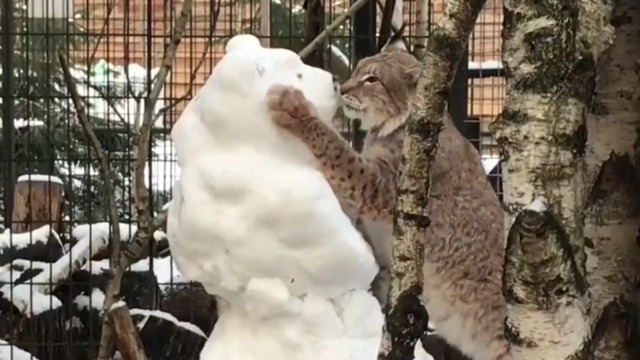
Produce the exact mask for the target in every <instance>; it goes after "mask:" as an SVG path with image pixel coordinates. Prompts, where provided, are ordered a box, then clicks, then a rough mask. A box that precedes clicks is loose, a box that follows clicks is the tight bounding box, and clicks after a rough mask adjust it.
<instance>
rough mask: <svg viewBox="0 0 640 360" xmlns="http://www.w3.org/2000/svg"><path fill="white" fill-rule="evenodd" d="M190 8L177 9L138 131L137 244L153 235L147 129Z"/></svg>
mask: <svg viewBox="0 0 640 360" xmlns="http://www.w3.org/2000/svg"><path fill="white" fill-rule="evenodd" d="M192 8H193V0H185V2H184V3H182V9H181V10H180V17H178V19H177V20H176V25H175V27H174V31H173V34H172V36H171V41H170V42H169V45H168V46H167V49H166V51H165V54H164V58H163V59H162V66H161V68H160V71H159V72H158V76H157V79H156V80H155V81H154V83H153V88H152V89H151V91H150V93H149V94H148V95H147V97H146V99H145V103H144V115H143V121H142V126H140V129H139V132H138V144H137V149H138V154H137V156H136V161H135V165H134V169H135V174H134V186H135V197H136V199H135V202H136V211H137V215H138V237H139V239H140V241H141V242H143V243H148V242H150V241H151V237H152V236H153V231H152V227H153V226H152V225H153V224H152V221H151V208H150V205H149V189H147V186H146V185H145V183H144V169H145V165H146V162H147V154H148V153H149V142H150V140H151V128H152V127H153V124H154V120H155V116H154V109H155V105H156V103H157V101H158V97H159V96H160V91H162V88H163V87H164V84H165V82H166V80H167V76H168V75H169V72H170V71H171V67H172V64H173V61H174V59H175V57H176V52H177V50H178V46H179V45H180V41H181V40H182V36H183V34H184V31H185V29H186V27H187V23H188V22H189V18H190V17H191V11H192Z"/></svg>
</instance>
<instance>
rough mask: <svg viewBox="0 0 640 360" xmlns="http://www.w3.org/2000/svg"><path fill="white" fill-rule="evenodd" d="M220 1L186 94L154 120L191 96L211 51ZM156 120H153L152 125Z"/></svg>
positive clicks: (160, 112) (218, 0) (219, 0)
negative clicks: (207, 40)
mask: <svg viewBox="0 0 640 360" xmlns="http://www.w3.org/2000/svg"><path fill="white" fill-rule="evenodd" d="M213 1H214V2H215V1H216V0H213ZM222 1H223V0H217V4H216V8H215V10H214V12H213V15H212V19H211V27H210V28H209V37H208V39H209V42H207V44H206V46H205V48H204V50H202V55H201V56H200V59H199V60H198V63H197V64H196V66H195V68H194V69H193V71H192V72H191V79H189V89H188V90H187V92H186V93H184V94H183V95H182V96H180V97H178V98H177V99H175V100H174V101H172V102H171V103H170V104H169V105H167V106H165V107H163V108H162V109H160V110H158V112H157V115H156V119H158V118H159V116H162V115H163V114H165V113H166V112H167V111H169V110H171V109H173V108H175V107H176V106H178V105H179V104H181V103H182V102H184V101H185V100H187V99H189V98H190V97H191V96H192V95H193V85H194V84H193V83H194V82H195V81H196V77H197V76H198V72H200V68H201V67H202V65H204V60H205V59H207V54H208V53H209V49H211V46H212V45H213V40H214V38H213V35H214V33H215V32H216V26H217V24H218V17H219V16H220V7H221V4H222ZM156 119H154V123H155V120H156Z"/></svg>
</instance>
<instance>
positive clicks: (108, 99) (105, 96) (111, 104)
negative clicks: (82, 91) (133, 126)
mask: <svg viewBox="0 0 640 360" xmlns="http://www.w3.org/2000/svg"><path fill="white" fill-rule="evenodd" d="M82 83H83V84H84V85H86V86H87V87H90V88H91V89H93V90H95V91H96V92H97V93H98V95H100V98H102V99H104V101H106V102H107V105H109V108H111V110H113V112H114V113H115V114H116V116H117V117H118V119H119V120H120V121H121V122H122V124H123V125H124V126H129V123H128V122H127V119H126V118H125V117H124V115H122V114H121V113H120V110H118V108H117V106H116V104H115V103H114V101H113V99H112V98H111V97H110V96H109V95H108V94H106V93H105V92H104V91H102V89H101V88H100V87H99V86H96V85H93V84H91V83H89V81H83V82H82Z"/></svg>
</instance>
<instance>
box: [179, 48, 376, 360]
mask: <svg viewBox="0 0 640 360" xmlns="http://www.w3.org/2000/svg"><path fill="white" fill-rule="evenodd" d="M274 84H285V85H291V86H294V87H296V88H298V89H300V90H301V91H302V92H303V93H304V94H305V96H306V97H307V98H308V99H309V100H310V101H311V102H312V103H313V104H314V106H315V107H316V108H317V110H318V112H319V114H320V116H321V117H322V119H323V120H325V121H331V119H332V116H333V115H334V113H335V111H336V109H337V107H338V105H339V100H340V97H339V95H338V94H337V87H336V85H335V84H334V82H333V78H332V76H331V74H330V73H328V72H326V71H324V70H320V69H317V68H313V67H309V66H307V65H304V64H303V63H302V61H301V59H300V58H299V57H298V55H296V54H295V53H293V52H291V51H289V50H285V49H266V48H262V47H261V46H260V43H259V41H258V39H257V38H255V37H253V36H250V35H238V36H235V37H234V38H232V39H231V40H230V41H229V43H228V44H227V48H226V54H225V56H224V57H223V58H222V59H221V60H220V62H219V63H218V64H217V66H216V67H215V69H214V70H213V72H212V74H211V76H210V77H209V79H208V80H207V82H206V83H205V85H204V87H203V88H202V89H201V90H200V91H199V92H198V94H197V95H196V96H195V98H194V99H193V100H192V101H191V102H190V103H189V104H188V106H187V107H186V109H185V110H184V112H183V114H182V115H181V117H180V119H179V121H178V122H177V124H176V125H175V127H174V129H173V131H172V134H171V136H172V139H173V141H174V146H175V149H176V154H177V158H178V165H179V166H180V168H181V174H180V179H179V180H178V181H177V182H176V184H175V186H174V189H173V195H174V198H173V201H172V202H171V205H170V207H169V218H168V223H167V236H168V239H169V244H170V247H171V253H172V255H173V257H174V260H175V262H176V266H177V267H178V269H179V270H180V272H181V274H182V275H183V276H184V277H185V278H186V279H188V280H191V281H198V282H201V283H202V284H203V286H204V287H205V289H206V290H207V291H208V292H209V293H211V294H214V295H216V296H218V297H219V298H221V299H222V300H223V301H222V302H221V306H220V318H219V320H218V323H217V325H216V327H215V328H214V330H213V333H212V334H211V336H210V337H209V340H208V342H207V344H206V345H205V348H204V350H203V351H202V354H201V358H202V359H214V358H215V359H220V358H224V359H228V360H235V359H243V360H246V359H254V358H255V359H257V358H258V357H259V358H261V359H263V358H267V359H271V358H273V359H275V358H278V359H279V360H286V359H300V360H302V359H310V358H319V357H320V358H322V357H327V358H329V357H330V358H332V359H333V360H340V359H345V360H346V359H375V358H376V357H377V352H378V347H379V343H380V338H381V335H382V324H383V316H382V313H381V310H380V307H379V305H378V303H377V301H376V300H375V299H374V298H373V297H372V296H371V295H370V294H369V293H368V291H367V290H368V288H369V285H370V283H371V281H372V279H373V278H374V276H375V275H376V273H377V271H378V267H377V265H376V263H375V260H374V258H373V255H372V253H371V250H370V248H369V247H368V245H367V244H366V243H365V241H364V240H363V239H362V237H361V236H360V234H359V233H358V232H357V231H356V229H355V228H354V227H353V226H352V224H351V222H350V221H349V219H348V218H347V216H346V215H345V214H344V213H343V212H342V210H341V208H340V205H339V203H338V200H337V199H336V197H335V195H334V194H333V192H332V190H331V188H330V186H329V184H328V183H327V182H326V180H325V179H324V177H323V176H322V174H321V173H320V172H319V171H318V170H317V169H316V165H317V164H316V160H315V158H314V157H313V156H312V154H311V153H310V152H309V151H308V149H307V148H306V146H305V145H304V144H303V143H301V142H300V141H298V140H297V139H295V138H294V137H292V136H291V135H290V134H288V133H286V132H284V131H282V130H280V129H278V128H277V127H276V126H275V125H273V124H272V123H271V121H270V119H269V118H268V112H267V107H266V98H265V94H266V92H267V90H268V89H269V87H270V86H272V85H274Z"/></svg>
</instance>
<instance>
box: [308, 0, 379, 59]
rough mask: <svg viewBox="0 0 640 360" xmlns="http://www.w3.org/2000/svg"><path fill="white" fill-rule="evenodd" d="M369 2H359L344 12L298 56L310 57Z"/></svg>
mask: <svg viewBox="0 0 640 360" xmlns="http://www.w3.org/2000/svg"><path fill="white" fill-rule="evenodd" d="M367 1H369V0H358V1H356V2H355V3H354V4H353V5H351V6H350V7H349V9H347V11H345V12H344V14H342V15H340V16H339V17H338V18H337V19H335V20H334V21H333V22H332V23H331V24H329V26H327V27H326V28H325V29H324V30H323V31H322V32H321V33H320V35H318V36H317V37H316V38H315V39H313V40H312V41H311V42H310V43H309V45H307V46H305V47H304V49H302V50H300V52H299V53H298V55H300V57H301V58H303V59H304V58H306V57H307V56H309V55H310V54H311V53H312V52H313V51H314V50H315V49H316V48H317V47H318V46H320V44H322V43H323V42H324V40H325V39H326V38H327V37H328V36H329V34H331V33H332V32H333V31H334V30H335V29H336V28H337V27H338V26H340V25H342V23H344V22H345V21H347V19H348V18H350V17H351V16H353V15H354V14H355V13H356V11H358V10H359V9H360V8H361V7H363V6H364V5H365V4H366V3H367Z"/></svg>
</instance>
